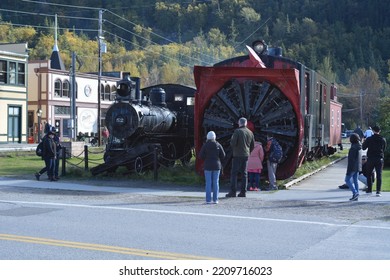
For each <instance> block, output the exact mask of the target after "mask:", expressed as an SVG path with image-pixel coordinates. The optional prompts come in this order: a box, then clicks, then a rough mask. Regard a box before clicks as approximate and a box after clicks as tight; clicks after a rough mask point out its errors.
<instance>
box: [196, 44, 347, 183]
mask: <svg viewBox="0 0 390 280" xmlns="http://www.w3.org/2000/svg"><path fill="white" fill-rule="evenodd" d="M247 49H248V52H249V54H248V55H244V56H240V57H235V58H231V59H228V60H225V61H222V62H220V63H218V64H215V65H214V66H212V67H203V66H195V68H194V77H195V84H196V88H197V91H196V94H195V135H196V136H197V137H196V139H195V150H196V152H197V153H198V152H199V151H200V148H201V146H202V144H203V142H204V140H205V136H206V134H207V132H208V131H210V130H213V131H215V133H216V135H217V141H219V142H220V143H221V144H222V145H223V147H224V149H225V151H226V153H227V157H226V160H225V162H224V163H223V165H224V170H225V171H227V172H229V171H230V165H231V158H232V151H231V148H230V138H231V135H232V134H233V131H234V129H235V128H237V121H238V119H239V118H240V117H246V118H247V119H248V127H249V128H250V129H251V130H252V131H253V133H254V136H255V139H256V141H260V142H262V143H265V142H266V135H267V134H272V135H274V137H275V138H276V139H277V140H278V142H279V143H280V144H281V146H282V147H283V158H282V161H281V162H280V163H279V165H278V169H277V174H276V176H277V179H285V178H288V177H291V176H292V175H293V174H294V173H295V171H296V169H297V168H298V167H299V165H300V164H301V163H302V162H303V160H305V159H311V158H313V157H314V156H320V155H328V154H332V153H334V152H335V151H336V148H335V146H337V145H341V108H342V104H340V103H339V102H338V101H337V94H336V93H337V88H336V86H335V85H334V84H332V83H330V82H329V81H327V80H326V79H325V78H324V77H322V76H321V75H320V74H318V73H317V72H315V71H314V70H311V69H309V68H308V67H306V66H305V65H303V64H301V63H299V62H296V61H293V60H291V59H288V58H285V57H283V56H282V51H281V49H280V48H268V46H267V45H266V44H265V42H264V41H255V42H254V43H253V44H252V47H249V46H247ZM202 164H203V162H202V161H201V160H200V159H198V158H197V160H196V170H197V172H198V173H202Z"/></svg>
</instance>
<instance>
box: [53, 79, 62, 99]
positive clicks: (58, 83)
mask: <svg viewBox="0 0 390 280" xmlns="http://www.w3.org/2000/svg"><path fill="white" fill-rule="evenodd" d="M61 85H62V84H61V81H60V80H56V81H55V83H54V96H61Z"/></svg>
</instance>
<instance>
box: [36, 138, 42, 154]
mask: <svg viewBox="0 0 390 280" xmlns="http://www.w3.org/2000/svg"><path fill="white" fill-rule="evenodd" d="M35 153H36V154H37V156H39V157H41V156H42V154H43V141H41V142H39V144H38V146H37V148H36V149H35Z"/></svg>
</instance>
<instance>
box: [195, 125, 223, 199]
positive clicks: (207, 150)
mask: <svg viewBox="0 0 390 280" xmlns="http://www.w3.org/2000/svg"><path fill="white" fill-rule="evenodd" d="M199 157H200V158H201V159H202V160H204V177H205V180H206V203H207V204H209V203H211V190H212V191H213V203H214V204H217V203H218V196H219V175H220V173H221V170H222V164H221V162H222V160H223V159H224V158H225V151H224V149H223V147H222V145H221V144H220V143H219V142H217V140H216V135H215V132H214V131H209V133H207V142H206V143H205V144H204V145H203V146H202V148H201V149H200V152H199Z"/></svg>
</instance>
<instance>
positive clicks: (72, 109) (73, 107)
mask: <svg viewBox="0 0 390 280" xmlns="http://www.w3.org/2000/svg"><path fill="white" fill-rule="evenodd" d="M70 81H71V83H70V89H71V91H70V115H71V117H70V118H71V123H72V134H71V137H72V141H75V140H76V54H75V52H72V66H71V72H70Z"/></svg>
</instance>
